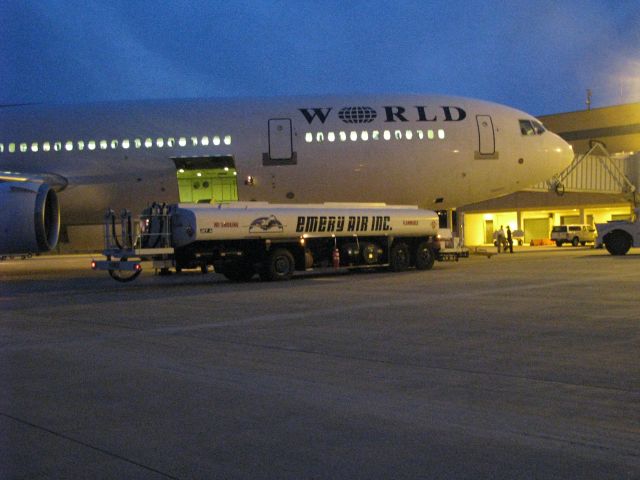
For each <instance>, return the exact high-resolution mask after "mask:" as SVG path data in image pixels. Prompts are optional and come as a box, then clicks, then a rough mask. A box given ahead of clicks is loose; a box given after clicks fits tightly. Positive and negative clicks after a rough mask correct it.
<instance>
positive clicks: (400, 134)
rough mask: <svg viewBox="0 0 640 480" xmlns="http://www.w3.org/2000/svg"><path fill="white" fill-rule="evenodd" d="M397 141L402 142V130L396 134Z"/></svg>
mask: <svg viewBox="0 0 640 480" xmlns="http://www.w3.org/2000/svg"><path fill="white" fill-rule="evenodd" d="M394 135H395V138H396V140H402V132H401V131H400V130H396V131H395V132H394Z"/></svg>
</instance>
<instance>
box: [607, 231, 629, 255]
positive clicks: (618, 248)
mask: <svg viewBox="0 0 640 480" xmlns="http://www.w3.org/2000/svg"><path fill="white" fill-rule="evenodd" d="M604 246H605V247H606V248H607V251H608V252H609V253H610V254H611V255H624V254H626V253H627V252H628V251H629V249H630V248H631V237H629V235H627V234H626V233H624V232H621V231H620V230H615V231H613V232H611V233H608V234H607V235H605V237H604Z"/></svg>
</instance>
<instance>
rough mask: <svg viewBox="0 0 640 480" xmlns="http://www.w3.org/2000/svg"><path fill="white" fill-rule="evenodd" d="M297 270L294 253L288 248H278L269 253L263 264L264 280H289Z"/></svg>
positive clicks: (261, 273) (262, 277)
mask: <svg viewBox="0 0 640 480" xmlns="http://www.w3.org/2000/svg"><path fill="white" fill-rule="evenodd" d="M294 270H295V261H294V259H293V255H291V252H289V250H287V249H286V248H277V249H275V250H273V251H272V252H270V253H269V255H268V256H267V258H266V260H265V261H264V262H263V264H262V269H261V271H260V278H261V279H262V280H269V281H274V280H289V279H290V278H291V276H292V275H293V271H294Z"/></svg>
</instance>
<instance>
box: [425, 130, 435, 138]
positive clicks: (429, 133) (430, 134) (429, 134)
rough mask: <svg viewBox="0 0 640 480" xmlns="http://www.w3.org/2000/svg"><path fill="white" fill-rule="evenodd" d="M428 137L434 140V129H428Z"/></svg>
mask: <svg viewBox="0 0 640 480" xmlns="http://www.w3.org/2000/svg"><path fill="white" fill-rule="evenodd" d="M427 138H428V139H429V140H433V139H434V134H433V130H427Z"/></svg>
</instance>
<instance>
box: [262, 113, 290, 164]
mask: <svg viewBox="0 0 640 480" xmlns="http://www.w3.org/2000/svg"><path fill="white" fill-rule="evenodd" d="M295 163H296V154H295V152H294V151H293V137H292V127H291V119H290V118H272V119H270V120H269V152H268V153H267V154H266V155H264V157H263V164H264V165H293V164H295Z"/></svg>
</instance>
